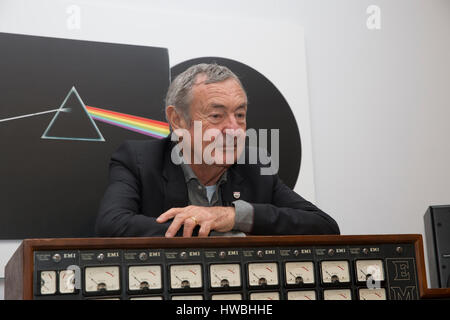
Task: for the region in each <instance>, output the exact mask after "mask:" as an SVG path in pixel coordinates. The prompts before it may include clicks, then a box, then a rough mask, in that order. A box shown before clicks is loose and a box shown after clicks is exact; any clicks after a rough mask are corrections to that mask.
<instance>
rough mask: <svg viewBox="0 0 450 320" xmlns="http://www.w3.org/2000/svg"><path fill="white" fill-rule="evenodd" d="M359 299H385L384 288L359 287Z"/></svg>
mask: <svg viewBox="0 0 450 320" xmlns="http://www.w3.org/2000/svg"><path fill="white" fill-rule="evenodd" d="M359 300H386V290H385V289H384V288H378V289H359Z"/></svg>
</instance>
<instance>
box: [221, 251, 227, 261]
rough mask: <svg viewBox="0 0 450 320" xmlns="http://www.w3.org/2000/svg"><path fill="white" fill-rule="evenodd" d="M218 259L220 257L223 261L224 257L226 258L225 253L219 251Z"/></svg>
mask: <svg viewBox="0 0 450 320" xmlns="http://www.w3.org/2000/svg"><path fill="white" fill-rule="evenodd" d="M219 257H220V258H221V259H225V257H226V253H225V251H220V252H219Z"/></svg>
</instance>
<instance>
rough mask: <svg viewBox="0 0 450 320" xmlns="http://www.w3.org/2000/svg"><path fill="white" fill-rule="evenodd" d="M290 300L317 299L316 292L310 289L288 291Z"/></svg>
mask: <svg viewBox="0 0 450 320" xmlns="http://www.w3.org/2000/svg"><path fill="white" fill-rule="evenodd" d="M287 299H288V300H316V299H317V298H316V292H315V291H314V290H310V291H288V293H287Z"/></svg>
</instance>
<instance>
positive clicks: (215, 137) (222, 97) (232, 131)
mask: <svg viewBox="0 0 450 320" xmlns="http://www.w3.org/2000/svg"><path fill="white" fill-rule="evenodd" d="M205 80H206V76H205V75H201V74H200V75H199V76H197V79H196V82H195V85H194V86H193V88H192V101H191V106H190V115H191V126H190V128H189V129H188V130H189V132H190V134H191V137H192V142H194V139H195V140H196V142H195V143H192V148H191V150H192V151H191V152H192V154H193V155H194V154H196V156H197V157H199V156H201V155H200V154H199V153H200V150H199V148H198V146H200V143H199V142H200V141H198V140H199V139H202V141H201V145H202V153H203V157H202V158H201V159H202V163H205V161H207V159H206V158H207V157H208V156H209V155H211V157H212V158H213V159H214V160H215V161H214V163H215V164H216V165H220V166H222V165H223V166H229V165H231V164H232V163H234V162H235V161H236V160H237V158H238V157H239V156H240V154H241V152H242V150H243V147H244V143H245V130H246V126H247V124H246V116H247V96H246V94H245V92H244V90H243V89H242V88H241V86H240V85H239V83H238V82H237V81H236V80H234V79H227V80H225V81H222V82H217V83H210V84H205V83H204V81H205ZM195 122H196V123H195ZM200 123H201V125H202V133H201V137H199V135H198V136H194V128H195V127H196V126H197V128H198V126H199V124H200ZM236 136H239V137H240V138H239V139H237V138H235V137H236ZM227 138H228V139H227ZM203 140H206V141H203ZM212 141H213V142H212ZM220 141H221V142H220ZM238 142H239V143H238ZM195 145H197V147H196V148H195V149H194V146H195ZM208 145H210V146H209V148H208ZM213 146H214V148H213ZM218 147H220V148H218ZM227 154H228V155H227ZM227 157H228V158H227ZM217 159H222V161H221V162H222V164H220V160H219V161H218V160H217ZM209 164H210V163H209Z"/></svg>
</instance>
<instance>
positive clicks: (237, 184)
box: [162, 136, 246, 210]
mask: <svg viewBox="0 0 450 320" xmlns="http://www.w3.org/2000/svg"><path fill="white" fill-rule="evenodd" d="M164 140H166V149H165V153H164V165H163V172H162V176H163V177H164V179H165V181H166V187H165V197H164V209H165V210H168V209H170V208H173V207H185V206H187V205H189V196H188V191H187V186H186V180H185V175H184V172H183V169H182V167H181V165H176V164H174V163H173V162H172V159H171V153H172V149H173V147H174V146H175V143H174V142H172V141H171V140H170V136H169V137H168V138H165V139H164ZM239 171H240V170H239V166H238V165H236V164H234V165H232V166H231V167H230V168H228V170H227V179H226V181H225V183H223V184H222V185H221V193H222V194H221V195H222V202H223V205H224V206H230V205H231V203H232V202H233V201H235V200H238V199H239V198H243V197H244V198H245V189H246V188H245V186H244V184H243V183H242V182H243V181H244V178H243V177H242V175H241V173H240V172H239ZM237 196H238V197H239V198H236V197H237Z"/></svg>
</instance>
